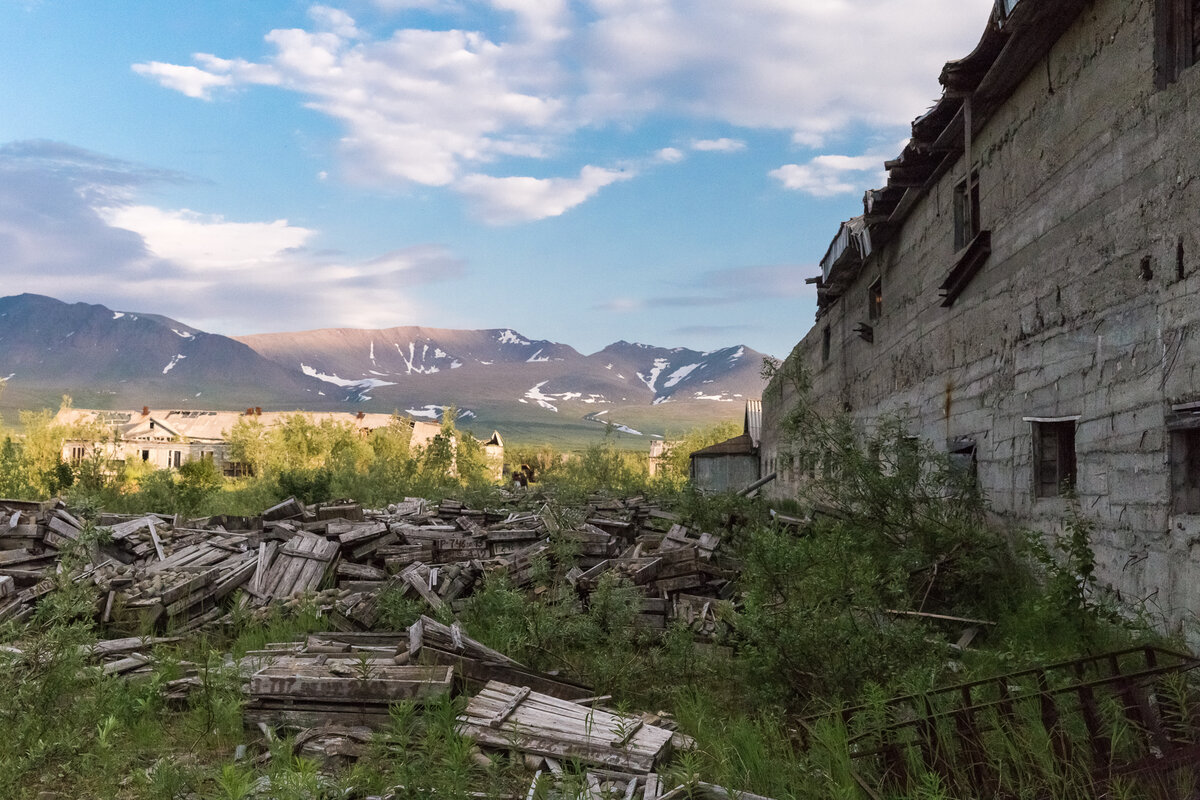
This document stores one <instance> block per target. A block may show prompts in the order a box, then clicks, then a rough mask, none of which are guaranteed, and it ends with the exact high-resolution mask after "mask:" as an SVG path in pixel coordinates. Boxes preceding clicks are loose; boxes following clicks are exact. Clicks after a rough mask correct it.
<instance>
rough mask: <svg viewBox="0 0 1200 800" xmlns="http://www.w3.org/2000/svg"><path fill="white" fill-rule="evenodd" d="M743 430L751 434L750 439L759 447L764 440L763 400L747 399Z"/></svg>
mask: <svg viewBox="0 0 1200 800" xmlns="http://www.w3.org/2000/svg"><path fill="white" fill-rule="evenodd" d="M743 432H744V433H747V434H749V435H750V440H751V441H752V442H754V447H755V449H757V448H758V443H759V441H761V440H762V400H747V401H746V424H745V428H744V430H743Z"/></svg>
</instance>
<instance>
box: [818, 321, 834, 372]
mask: <svg viewBox="0 0 1200 800" xmlns="http://www.w3.org/2000/svg"><path fill="white" fill-rule="evenodd" d="M831 342H832V335H831V334H830V332H829V326H828V325H826V326H825V327H824V328H823V329H822V331H821V363H822V364H828V363H829V348H830V344H831Z"/></svg>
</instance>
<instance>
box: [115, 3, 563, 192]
mask: <svg viewBox="0 0 1200 800" xmlns="http://www.w3.org/2000/svg"><path fill="white" fill-rule="evenodd" d="M497 5H498V6H500V7H501V8H503V9H506V10H511V11H513V12H514V13H517V14H518V16H519V17H520V18H521V19H522V20H524V21H525V22H526V25H525V27H526V28H528V29H529V30H530V31H531V32H530V33H527V36H528V37H530V38H532V37H550V38H553V37H556V36H558V35H560V33H561V31H559V30H558V29H557V27H556V26H557V25H558V24H559V23H560V21H561V19H560V18H561V16H562V14H563V13H564V11H563V9H562V7H561V3H559V2H557V1H556V2H551V3H545V2H533V0H497ZM313 16H314V17H315V18H316V19H317V20H318V22H319V27H321V28H322V30H320V31H317V32H310V31H305V30H301V29H287V30H283V29H280V30H274V31H271V32H270V33H268V34H267V35H266V40H267V42H269V43H270V44H271V45H272V46H273V47H274V49H275V52H274V54H273V56H272V57H271V58H269V59H268V60H267V61H266V62H264V63H252V62H247V61H244V60H230V59H224V58H219V57H217V56H214V55H210V54H198V55H196V56H195V60H196V62H197V63H199V64H201V65H203V66H204V67H205V69H203V70H202V69H199V68H197V67H174V66H172V65H157V64H150V65H146V64H138V65H135V66H134V69H135V71H137V72H139V74H143V75H147V76H148V77H152V78H154V79H156V80H158V81H159V82H160V83H162V84H163V85H164V86H167V87H168V88H172V89H176V90H178V91H184V92H185V93H186V94H189V95H191V96H203V97H207V96H209V95H210V93H211V91H212V89H213V88H215V87H217V86H233V85H238V84H246V83H249V84H268V85H280V86H283V87H285V88H287V89H290V90H292V91H295V92H297V93H299V94H300V95H302V96H304V97H305V98H307V99H306V102H307V104H308V105H309V106H310V107H312V108H314V109H317V110H319V111H321V112H323V113H325V114H328V115H329V116H331V117H333V118H335V119H338V120H340V121H341V122H342V123H343V125H344V126H345V128H346V133H345V135H344V137H343V138H342V146H343V149H344V151H345V153H346V154H347V156H348V157H349V162H350V168H351V174H352V175H354V176H356V177H358V178H360V179H363V180H372V181H375V180H379V179H381V178H382V179H385V180H391V181H400V182H413V183H419V184H424V185H428V186H445V185H448V184H450V183H452V182H453V181H454V180H455V179H456V178H457V177H458V175H460V174H461V173H462V171H463V167H464V165H478V164H484V163H487V162H490V161H493V160H495V159H497V158H499V157H502V156H512V155H519V156H532V157H537V156H541V155H543V154H544V151H545V145H544V143H543V142H542V140H541V139H542V137H543V136H544V135H545V133H546V131H547V129H548V128H549V127H550V126H552V125H553V124H554V123H555V121H556V118H557V116H558V114H559V112H560V110H561V106H562V101H560V100H559V99H558V98H556V97H555V96H554V95H553V94H552V93H550V92H549V91H547V89H548V87H547V86H546V85H545V84H546V82H547V81H548V80H549V79H550V77H551V76H552V74H553V73H554V71H555V70H554V69H553V64H552V63H549V64H548V63H546V62H545V60H544V58H543V55H544V54H543V53H541V51H540V50H539V48H536V47H532V46H531V45H529V44H528V42H525V43H524V44H515V45H509V44H498V43H496V42H493V41H491V40H490V39H488V38H487V37H486V36H484V35H483V34H481V33H477V32H471V31H461V30H420V29H402V30H398V31H396V32H395V33H394V34H393V35H392V36H391V37H390V38H388V39H386V40H374V41H360V40H358V39H357V38H356V37H359V36H360V35H361V34H360V33H359V31H358V29H357V27H356V26H355V22H354V20H353V19H352V18H351V17H350V16H349V15H347V14H345V13H344V12H341V11H336V10H334V9H330V8H326V7H323V6H318V7H317V8H315V9H314V11H313ZM552 29H553V30H552ZM181 75H183V76H186V78H187V80H186V82H185V81H184V80H183V79H182V78H181V77H180V76H181Z"/></svg>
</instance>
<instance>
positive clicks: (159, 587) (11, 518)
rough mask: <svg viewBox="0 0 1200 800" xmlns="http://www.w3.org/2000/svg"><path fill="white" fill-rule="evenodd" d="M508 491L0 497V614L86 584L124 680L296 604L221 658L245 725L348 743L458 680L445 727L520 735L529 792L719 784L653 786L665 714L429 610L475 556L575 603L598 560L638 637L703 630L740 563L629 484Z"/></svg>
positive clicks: (487, 566)
mask: <svg viewBox="0 0 1200 800" xmlns="http://www.w3.org/2000/svg"><path fill="white" fill-rule="evenodd" d="M523 501H524V504H525V505H524V507H518V506H517V505H515V504H514V505H513V506H512V507H509V508H502V509H486V510H484V509H471V508H467V507H464V506H463V505H462V504H461V503H459V502H456V501H453V500H445V501H442V502H441V503H440V504H433V503H429V502H427V501H425V500H423V499H419V498H409V499H406V500H405V501H404V502H402V503H397V504H393V505H390V506H388V507H387V508H384V509H374V510H371V509H364V508H362V507H361V506H360V505H358V504H357V503H353V502H338V503H332V504H324V505H316V506H305V505H304V504H302V503H300V502H297V501H296V500H295V499H294V498H293V499H289V500H287V501H285V502H283V503H280V504H278V505H276V506H274V507H272V508H269V509H267V510H266V511H264V512H263V513H262V514H261V515H260V516H257V517H212V518H205V519H181V518H179V517H177V516H173V515H164V514H148V515H140V516H122V515H115V514H100V515H99V516H98V517H96V518H95V519H94V520H92V521H90V522H88V523H85V522H84V521H83V519H82V517H81V515H78V514H74V513H72V512H71V511H70V510H69V509H67V508H66V507H64V506H63V504H62V503H60V502H55V501H50V502H41V503H35V502H21V501H11V500H0V514H2V515H3V516H2V517H0V621H3V620H15V621H17V622H20V621H22V620H24V619H26V618H28V617H29V616H30V615H31V614H33V612H34V610H35V609H36V607H37V604H38V602H39V601H40V600H41V598H43V597H45V596H46V595H47V594H48V593H49V592H51V591H53V590H54V588H55V587H56V586H61V585H64V584H65V583H67V582H73V583H74V584H76V585H77V586H85V587H87V588H88V589H89V590H91V591H94V593H95V607H96V619H97V621H98V622H99V623H101V629H102V630H104V631H107V632H110V633H111V634H112V635H114V636H117V637H119V638H114V639H111V640H108V641H103V642H100V643H99V644H98V645H96V646H95V647H93V648H91V649H90V650H89V652H88V653H86V654H85V655H86V656H87V657H88V658H89V659H91V660H92V661H93V662H94V663H95V664H96V665H97V666H98V667H99V668H100V669H101V670H103V672H104V673H106V674H112V675H120V676H123V677H126V678H128V679H131V680H136V679H138V678H139V677H143V676H147V675H149V674H150V673H151V672H152V671H153V670H154V669H155V660H154V655H153V648H154V647H155V646H156V645H159V644H168V643H172V642H177V641H179V640H180V639H181V638H183V637H185V636H187V635H189V634H191V633H193V632H196V631H199V630H201V629H208V628H218V627H221V626H224V625H227V624H229V623H231V622H233V621H234V620H235V618H237V617H238V616H239V615H240V616H241V618H243V619H244V618H245V615H247V614H250V615H254V614H264V615H266V614H269V613H271V611H272V609H277V608H278V607H279V606H284V607H285V608H286V607H288V606H295V605H298V604H301V603H303V604H305V606H306V607H307V608H309V609H312V610H315V611H316V613H318V614H320V615H322V616H323V617H324V618H325V619H327V620H328V621H329V627H330V630H329V631H328V632H325V633H320V634H312V635H309V636H308V637H307V639H305V640H304V641H298V642H273V643H270V644H268V645H266V646H265V647H263V648H262V649H260V650H255V651H252V652H249V653H247V654H246V655H245V656H244V657H243V658H241V659H236V660H235V659H234V658H233V657H232V655H226V656H225V666H226V667H228V668H229V669H231V670H236V671H237V673H238V674H239V675H240V677H241V679H242V681H243V689H244V692H245V695H246V704H245V708H244V719H245V721H246V722H247V724H248V725H250V726H257V727H259V728H260V729H262V731H263V732H264V735H265V736H266V737H267V738H272V737H274V736H275V735H276V733H275V732H276V730H277V729H280V728H282V729H287V730H291V731H293V732H298V733H297V737H296V739H295V748H296V751H297V752H298V753H300V754H304V755H307V756H310V757H318V758H320V759H322V760H324V761H337V762H344V761H346V760H352V759H354V758H357V757H359V756H360V755H361V754H362V753H363V752H365V749H366V746H367V743H368V742H369V740H370V736H371V732H372V731H373V730H378V729H380V728H382V727H384V726H386V725H387V724H388V720H389V707H390V706H391V705H392V704H394V703H396V702H398V701H413V702H416V703H418V704H419V703H423V702H427V701H429V700H431V699H433V698H439V697H444V696H447V695H452V696H459V695H461V696H465V697H466V698H468V699H467V700H466V706H465V710H464V711H463V713H462V714H461V716H460V717H459V719H458V726H459V732H460V733H461V734H462V735H463V736H465V737H468V738H470V739H472V740H473V741H474V742H476V743H477V747H478V748H479V749H480V757H481V758H483V757H486V752H485V751H489V750H493V751H497V752H505V753H514V752H515V753H519V754H520V755H521V757H522V758H523V759H524V761H525V764H526V765H527V766H528V768H529V769H530V771H531V773H532V774H533V778H532V783H531V785H530V787H529V795H528V796H529V797H533V796H537V797H546V798H551V797H555V798H557V797H563V798H565V797H588V798H591V797H617V796H619V797H622V798H637V799H638V800H653V799H654V798H668V797H670V798H675V797H684V796H691V797H728V796H729V795H728V794H727V793H724V791H723V790H720V789H716V788H715V787H708V789H705V788H704V787H700V788H699V789H697V788H696V787H694V786H693V787H692V790H694V791H692V794H690V795H689V794H687V793H686V792H684V791H683V789H682V788H673V787H670V786H666V785H664V779H663V778H662V777H661V776H660V772H659V770H660V767H662V766H663V765H664V764H665V763H666V762H667V761H668V760H669V759H670V758H671V755H672V753H674V752H675V751H677V750H680V749H687V748H690V747H693V746H694V743H693V742H692V741H691V739H689V738H688V737H687V736H684V735H683V734H681V733H679V732H678V731H676V730H675V728H674V725H673V723H672V722H671V720H670V719H667V718H664V717H663V716H660V715H654V714H630V713H618V712H617V711H616V710H614V709H611V708H607V707H605V705H604V703H605V701H606V700H607V699H608V698H607V697H597V696H596V692H595V691H593V689H592V688H590V687H587V686H583V685H580V684H578V683H575V682H573V681H571V680H568V679H567V678H565V677H563V676H561V675H556V674H545V673H542V672H538V671H536V670H534V669H531V668H529V667H527V666H525V665H523V664H521V663H519V662H517V661H516V660H514V659H512V658H510V657H508V656H506V655H504V654H503V653H499V652H497V651H495V650H492V649H490V648H488V647H486V646H484V645H483V644H481V643H480V642H478V641H475V640H474V639H472V638H470V636H468V635H467V633H466V632H465V631H463V629H462V628H461V626H460V625H459V624H458V623H457V622H455V623H453V624H450V625H446V624H443V623H441V622H439V621H437V620H436V619H434V618H433V617H434V615H436V616H438V617H440V618H442V619H446V620H449V619H453V618H455V612H456V611H457V610H459V609H460V608H461V607H462V603H463V602H464V601H465V600H466V599H467V598H469V597H470V596H471V595H472V593H473V592H475V591H476V590H477V589H478V588H479V587H480V586H481V585H482V582H483V580H484V578H485V576H487V575H488V574H489V573H494V572H501V573H503V574H505V575H506V576H507V578H508V580H509V582H510V583H511V585H512V586H514V587H516V588H518V589H526V590H529V591H537V590H538V588H539V587H537V586H536V585H535V584H536V583H537V581H538V580H539V575H541V576H544V574H545V569H546V567H547V566H548V565H551V563H552V562H553V563H552V566H553V567H554V568H555V569H556V570H558V572H559V574H560V575H565V577H566V579H567V580H568V581H569V583H570V585H571V586H573V587H574V588H575V590H576V592H577V593H578V595H579V602H580V605H581V607H582V606H585V605H586V604H587V602H588V600H589V597H590V596H591V594H592V592H594V591H595V590H596V589H597V587H598V586H599V585H600V583H601V580H602V576H604V575H605V574H612V575H619V576H622V577H623V578H625V580H626V581H627V582H628V584H630V585H632V586H633V587H636V590H637V591H638V592H639V593H640V603H641V607H640V609H639V611H640V613H638V614H637V616H636V617H635V625H636V626H637V627H639V628H641V629H645V630H646V631H647V632H649V633H650V634H651V635H653V634H654V633H655V632H659V631H664V630H666V628H667V627H668V625H669V624H670V623H671V622H672V621H673V620H678V621H680V622H681V623H683V624H685V625H688V626H690V627H691V629H692V630H693V632H694V634H695V635H696V637H697V639H698V640H700V641H707V642H710V643H711V642H715V641H717V640H718V639H719V635H720V634H721V632H722V630H723V625H722V624H721V622H720V620H719V615H718V614H717V609H718V608H719V607H720V605H721V603H722V601H728V600H731V599H732V598H733V591H734V587H733V583H732V581H733V579H734V578H735V577H736V572H737V564H736V563H734V562H732V561H731V560H729V559H727V558H724V557H722V555H721V553H720V538H719V537H717V536H714V535H712V534H710V533H697V532H694V531H690V530H688V529H687V528H685V527H684V526H683V525H682V524H680V523H681V520H680V519H679V517H678V516H676V515H675V514H673V513H671V512H669V511H666V510H663V509H662V508H660V507H658V506H656V505H655V504H653V503H650V502H647V501H645V500H644V499H642V498H634V499H630V500H619V501H618V500H606V499H595V500H594V501H593V502H591V503H589V504H587V505H586V506H583V507H579V508H566V509H564V508H561V507H557V506H552V505H551V504H548V503H545V502H540V501H539V502H534V503H530V498H529V497H525V498H523ZM531 506H532V507H531ZM564 554H567V555H564ZM564 561H568V562H569V563H563V562H564ZM385 593H393V594H399V595H401V596H404V597H408V598H409V599H410V600H411V601H412V602H414V603H417V604H420V605H421V606H423V607H424V608H425V610H426V611H427V615H423V616H421V617H420V619H418V620H417V621H416V623H414V624H413V625H412V626H411V627H410V628H409V629H408V630H401V631H380V630H377V627H378V626H379V623H380V598H381V597H383V596H384V595H385ZM167 634H169V635H167ZM11 649H12V648H10V650H11ZM177 667H178V669H179V670H180V672H181V673H182V676H181V677H179V678H177V679H175V680H173V681H170V682H168V683H167V684H165V685H164V687H163V692H164V694H165V697H166V698H167V699H168V700H173V701H178V702H186V701H187V700H188V698H189V696H190V695H191V694H192V693H193V692H195V691H197V690H199V689H201V688H202V686H203V681H204V679H205V672H206V670H207V669H208V665H199V664H188V663H182V664H178V665H177ZM564 765H569V766H570V769H568V770H567V771H564ZM580 769H583V770H584V771H583V772H579V770H580ZM580 781H582V784H581V787H580V788H579V789H574V788H572V787H573V786H574V784H575V783H578V782H580ZM706 792H707V793H706ZM394 796H403V789H402V787H401V788H398V789H397V790H396V794H395V795H394ZM741 796H743V797H753V796H752V795H741Z"/></svg>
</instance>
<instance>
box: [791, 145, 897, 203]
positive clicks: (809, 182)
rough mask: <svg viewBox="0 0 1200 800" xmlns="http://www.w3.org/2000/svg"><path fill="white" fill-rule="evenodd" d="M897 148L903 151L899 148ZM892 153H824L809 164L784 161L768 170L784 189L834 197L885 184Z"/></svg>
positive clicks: (816, 195)
mask: <svg viewBox="0 0 1200 800" xmlns="http://www.w3.org/2000/svg"><path fill="white" fill-rule="evenodd" d="M902 147H903V144H901V145H900V148H902ZM895 152H900V150H899V148H898V149H897V150H896V151H895ZM893 155H894V153H893ZM891 157H892V156H885V155H883V154H881V153H873V154H868V155H861V156H842V155H822V156H817V157H816V158H813V159H811V160H810V161H809V162H808V163H806V164H784V165H783V166H782V167H779V168H778V169H773V170H771V172H770V173H769V174H770V176H771V177H772V178H775V179H776V180H777V181H779V182H780V183H781V184H782V185H783V188H785V189H791V190H793V191H797V192H804V193H806V194H810V195H812V196H813V197H834V196H836V195H840V194H854V193H856V192H862V191H865V190H866V189H868V188H870V187H871V186H878V185H882V184H883V182H884V180H885V179H886V175H885V173H884V169H883V162H884V161H885V160H887V159H888V158H891Z"/></svg>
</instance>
